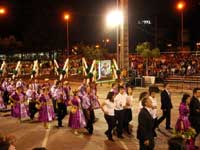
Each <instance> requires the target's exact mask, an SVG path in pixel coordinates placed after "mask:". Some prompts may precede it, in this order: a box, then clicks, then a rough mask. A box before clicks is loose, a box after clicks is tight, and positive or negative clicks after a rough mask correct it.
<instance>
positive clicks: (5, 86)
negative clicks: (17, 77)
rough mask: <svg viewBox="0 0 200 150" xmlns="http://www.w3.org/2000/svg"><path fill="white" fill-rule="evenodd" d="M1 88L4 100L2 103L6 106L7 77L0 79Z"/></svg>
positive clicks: (7, 99) (7, 100) (7, 97)
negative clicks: (0, 80) (0, 82)
mask: <svg viewBox="0 0 200 150" xmlns="http://www.w3.org/2000/svg"><path fill="white" fill-rule="evenodd" d="M1 86H2V89H3V101H4V105H5V108H7V105H8V102H9V94H8V91H7V87H8V81H7V79H3V80H2V85H1Z"/></svg>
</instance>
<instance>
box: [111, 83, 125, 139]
mask: <svg viewBox="0 0 200 150" xmlns="http://www.w3.org/2000/svg"><path fill="white" fill-rule="evenodd" d="M126 97H127V94H126V92H125V89H124V87H123V86H120V87H119V93H118V94H117V95H116V97H115V98H114V104H115V117H116V121H117V137H118V138H121V139H123V136H122V130H123V123H124V107H125V106H126Z"/></svg>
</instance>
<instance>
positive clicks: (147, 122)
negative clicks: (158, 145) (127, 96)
mask: <svg viewBox="0 0 200 150" xmlns="http://www.w3.org/2000/svg"><path fill="white" fill-rule="evenodd" d="M142 106H143V108H142V109H141V110H140V113H139V115H138V128H137V139H139V142H140V150H153V149H154V133H153V127H154V120H153V117H152V116H151V114H150V112H151V110H152V101H151V100H150V99H149V97H147V98H144V99H143V100H142Z"/></svg>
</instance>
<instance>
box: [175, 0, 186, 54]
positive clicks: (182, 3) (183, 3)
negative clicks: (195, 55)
mask: <svg viewBox="0 0 200 150" xmlns="http://www.w3.org/2000/svg"><path fill="white" fill-rule="evenodd" d="M185 7H186V3H185V2H184V1H180V2H178V3H177V4H176V9H177V10H178V11H180V12H181V50H182V51H183V10H184V8H185Z"/></svg>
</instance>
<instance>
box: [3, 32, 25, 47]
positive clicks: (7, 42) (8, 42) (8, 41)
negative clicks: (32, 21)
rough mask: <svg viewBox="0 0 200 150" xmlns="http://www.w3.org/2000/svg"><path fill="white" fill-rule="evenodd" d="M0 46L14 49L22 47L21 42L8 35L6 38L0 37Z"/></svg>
mask: <svg viewBox="0 0 200 150" xmlns="http://www.w3.org/2000/svg"><path fill="white" fill-rule="evenodd" d="M0 47H2V48H6V49H16V48H21V47H23V44H22V42H21V41H17V40H16V38H15V36H13V35H10V36H9V37H6V38H0Z"/></svg>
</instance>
